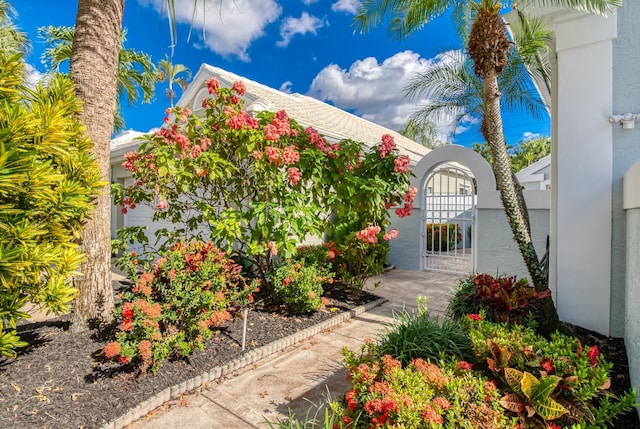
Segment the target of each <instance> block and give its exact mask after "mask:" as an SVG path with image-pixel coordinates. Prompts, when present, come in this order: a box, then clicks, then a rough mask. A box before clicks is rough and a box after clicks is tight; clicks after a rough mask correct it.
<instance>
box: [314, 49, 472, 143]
mask: <svg viewBox="0 0 640 429" xmlns="http://www.w3.org/2000/svg"><path fill="white" fill-rule="evenodd" d="M441 61H447V58H446V56H441V55H438V56H436V57H434V58H430V59H427V58H421V57H420V55H419V54H417V53H415V52H412V51H403V52H398V53H397V54H395V55H393V56H391V57H389V58H387V59H385V60H384V61H383V62H382V63H379V62H378V60H377V59H376V58H373V57H369V58H365V59H363V60H358V61H356V62H354V63H353V64H351V66H350V67H349V69H342V68H340V67H339V66H338V65H336V64H330V65H328V66H326V67H325V68H324V69H322V70H321V71H320V73H318V74H317V75H316V77H315V78H314V80H313V82H312V83H311V87H310V88H309V91H308V95H310V96H312V97H314V98H317V99H319V100H322V101H331V102H332V103H333V104H334V105H335V106H337V107H339V108H341V109H344V110H348V111H351V112H353V113H355V114H356V115H358V116H361V117H363V118H365V119H367V120H369V121H371V122H374V123H376V124H379V125H382V126H384V127H387V128H389V129H392V130H396V131H397V130H399V129H400V128H401V127H403V126H404V125H405V124H406V123H407V121H408V120H409V118H410V117H411V115H412V114H413V113H415V112H416V110H417V108H418V106H420V105H423V104H426V103H428V102H429V100H428V98H423V99H411V100H410V99H408V98H405V97H404V95H403V88H404V87H405V86H406V84H407V82H408V81H409V80H410V79H411V78H412V77H414V76H415V74H416V73H419V72H424V71H425V70H427V69H428V68H430V67H434V66H436V65H437V64H439V63H440V62H441ZM464 122H465V123H464V124H459V125H458V127H457V129H456V128H455V124H454V118H453V116H452V117H441V118H439V119H438V121H437V123H436V126H437V127H438V133H439V135H440V139H441V140H443V141H451V140H452V138H453V136H454V135H455V134H458V133H460V132H462V131H464V130H465V129H466V127H465V124H466V125H469V124H470V123H469V122H468V121H464Z"/></svg>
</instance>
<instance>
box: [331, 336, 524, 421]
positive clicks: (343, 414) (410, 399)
mask: <svg viewBox="0 0 640 429" xmlns="http://www.w3.org/2000/svg"><path fill="white" fill-rule="evenodd" d="M343 354H344V360H345V365H346V367H347V369H348V371H349V378H350V380H351V385H352V386H351V390H349V391H348V392H347V393H346V394H345V396H344V397H343V399H342V400H341V401H340V402H333V403H332V404H331V410H332V412H333V413H334V415H335V417H334V421H336V420H339V421H340V424H339V425H338V426H337V427H340V428H349V429H361V428H362V429H364V428H367V429H368V428H391V427H394V428H404V429H414V428H415V429H418V428H432V427H433V428H439V427H443V428H452V429H453V428H456V429H457V428H469V429H471V428H474V429H476V428H478V429H481V428H486V429H499V428H510V429H511V428H513V427H515V425H516V424H517V419H516V418H515V417H510V416H508V415H507V413H506V411H505V410H504V408H502V407H501V406H500V405H499V403H498V400H499V398H500V393H499V391H498V390H497V389H496V387H495V385H494V384H493V383H492V382H490V381H487V380H486V379H485V378H483V377H481V376H478V375H475V374H474V373H472V372H471V371H469V370H468V369H465V368H466V367H465V366H464V365H459V363H458V362H456V361H455V360H450V361H447V362H441V364H440V366H439V365H436V364H434V363H429V362H426V361H425V360H423V359H414V360H413V361H411V363H409V365H407V366H404V367H403V366H402V364H401V363H400V361H399V360H397V359H394V358H393V357H391V356H389V355H384V356H382V357H381V358H379V357H378V356H379V352H378V351H377V350H376V347H375V345H374V344H373V343H365V344H364V345H363V346H362V348H361V350H360V353H359V354H356V353H354V352H351V351H349V350H346V349H345V350H344V351H343ZM334 427H336V426H334Z"/></svg>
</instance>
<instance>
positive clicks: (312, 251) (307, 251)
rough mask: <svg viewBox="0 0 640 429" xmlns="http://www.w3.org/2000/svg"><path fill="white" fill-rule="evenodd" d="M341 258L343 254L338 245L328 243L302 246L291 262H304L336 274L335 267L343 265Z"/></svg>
mask: <svg viewBox="0 0 640 429" xmlns="http://www.w3.org/2000/svg"><path fill="white" fill-rule="evenodd" d="M341 256H342V252H341V251H340V250H338V245H337V244H336V243H335V242H327V243H323V244H315V245H309V246H300V247H298V251H297V252H296V254H295V255H293V257H292V258H291V260H293V261H298V262H299V261H302V260H304V262H305V263H306V264H307V265H316V266H318V267H322V269H323V270H325V271H327V272H330V273H334V274H335V271H336V270H335V267H336V266H338V265H340V264H341V263H342V258H341Z"/></svg>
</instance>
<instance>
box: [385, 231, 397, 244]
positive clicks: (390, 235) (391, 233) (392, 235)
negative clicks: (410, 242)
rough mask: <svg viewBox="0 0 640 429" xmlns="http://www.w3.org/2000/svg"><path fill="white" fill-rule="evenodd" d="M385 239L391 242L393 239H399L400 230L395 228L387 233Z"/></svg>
mask: <svg viewBox="0 0 640 429" xmlns="http://www.w3.org/2000/svg"><path fill="white" fill-rule="evenodd" d="M383 238H384V241H389V240H391V239H396V238H398V230H397V229H395V228H394V229H392V230H391V231H389V232H387V233H386V234H385V235H384V237H383Z"/></svg>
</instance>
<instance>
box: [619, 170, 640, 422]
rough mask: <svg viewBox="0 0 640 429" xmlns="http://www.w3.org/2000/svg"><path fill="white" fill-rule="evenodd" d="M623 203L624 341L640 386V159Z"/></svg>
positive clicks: (625, 187)
mask: <svg viewBox="0 0 640 429" xmlns="http://www.w3.org/2000/svg"><path fill="white" fill-rule="evenodd" d="M622 203H623V208H624V209H625V211H626V213H625V214H626V243H627V245H626V255H625V260H626V270H627V272H626V284H625V295H626V306H625V309H624V310H625V311H624V315H625V316H624V318H625V332H624V343H625V346H626V347H627V358H628V360H629V375H630V376H631V385H632V386H634V387H635V388H636V390H640V306H639V305H638V303H640V161H638V162H636V163H635V165H634V166H633V167H632V168H631V169H630V170H629V171H628V172H627V174H626V175H625V176H624V179H623V198H622ZM638 413H639V414H640V409H639V410H638Z"/></svg>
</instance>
